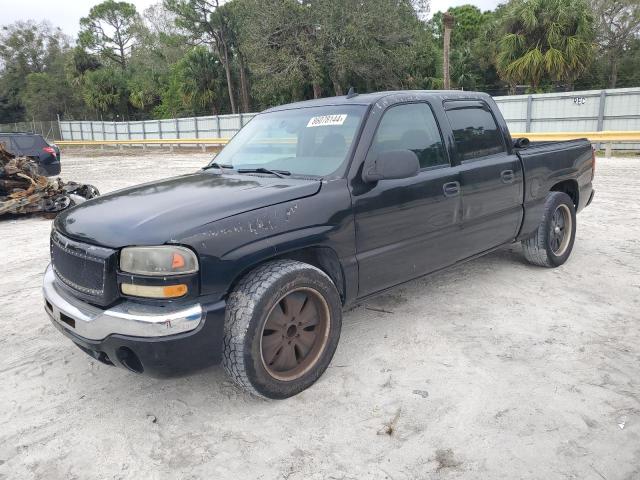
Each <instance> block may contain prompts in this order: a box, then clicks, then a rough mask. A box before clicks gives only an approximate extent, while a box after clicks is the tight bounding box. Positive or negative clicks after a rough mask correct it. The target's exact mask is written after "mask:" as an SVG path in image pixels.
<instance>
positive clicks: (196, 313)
mask: <svg viewBox="0 0 640 480" xmlns="http://www.w3.org/2000/svg"><path fill="white" fill-rule="evenodd" d="M42 292H43V294H44V298H45V300H46V304H45V310H46V311H47V313H48V314H49V317H51V321H52V322H55V323H57V324H58V325H60V326H61V327H63V328H64V329H66V330H68V331H71V332H74V333H75V334H77V335H79V336H81V337H84V338H87V339H90V340H102V339H103V338H105V337H108V336H109V335H112V334H120V335H130V336H134V337H164V336H167V335H175V334H177V333H184V332H189V331H191V330H195V329H196V328H197V327H198V325H200V322H202V319H203V318H204V316H205V315H204V313H203V311H202V307H201V306H200V304H195V305H189V306H186V307H185V306H184V305H182V306H176V307H171V306H155V305H145V304H141V303H137V302H133V301H130V300H127V301H124V302H122V303H119V304H118V305H116V306H115V307H112V308H110V309H108V310H102V309H100V308H98V307H94V306H93V305H89V304H88V303H85V302H82V301H80V300H78V299H77V298H74V297H73V296H71V295H69V294H68V293H67V292H65V291H63V290H62V288H60V287H59V286H58V285H57V284H56V280H55V274H54V273H53V268H52V267H51V265H49V266H48V267H47V270H46V271H45V273H44V280H43V282H42Z"/></svg>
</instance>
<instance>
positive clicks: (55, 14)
mask: <svg viewBox="0 0 640 480" xmlns="http://www.w3.org/2000/svg"><path fill="white" fill-rule="evenodd" d="M100 1H101V0H62V1H60V2H53V1H51V0H22V1H11V0H3V1H2V4H3V5H2V9H1V10H2V17H1V20H0V22H1V24H2V25H6V24H9V23H13V22H15V21H16V20H26V19H29V18H32V19H34V20H38V21H40V20H48V21H49V22H51V24H53V25H54V26H58V27H60V28H62V30H63V31H64V32H65V33H66V34H67V35H69V36H71V37H72V38H75V36H76V34H77V33H78V22H79V20H80V18H81V17H84V16H86V15H87V13H89V9H90V8H91V7H92V6H93V5H95V4H97V3H100ZM128 1H129V2H131V3H133V4H135V6H136V7H137V9H138V11H140V12H142V11H143V10H144V9H145V8H147V7H149V6H150V5H153V4H154V3H157V2H158V1H159V0H128ZM465 3H471V4H473V5H477V6H478V7H479V8H480V9H481V10H490V9H493V8H494V7H495V6H496V5H497V4H498V3H499V2H498V0H475V1H473V0H472V1H469V0H466V1H465V0H431V12H432V13H435V12H437V11H438V10H446V9H447V8H448V7H450V6H456V5H463V4H465Z"/></svg>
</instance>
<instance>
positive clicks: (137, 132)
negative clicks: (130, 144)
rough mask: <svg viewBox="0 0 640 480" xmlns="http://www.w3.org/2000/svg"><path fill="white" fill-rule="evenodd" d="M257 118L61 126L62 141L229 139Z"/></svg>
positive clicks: (246, 115)
mask: <svg viewBox="0 0 640 480" xmlns="http://www.w3.org/2000/svg"><path fill="white" fill-rule="evenodd" d="M255 115H256V114H255V113H240V114H237V115H218V116H210V117H190V118H172V119H170V120H145V121H130V122H103V121H65V122H60V133H61V136H62V138H61V140H147V139H149V140H151V139H163V138H166V139H179V138H231V137H233V136H234V135H235V134H236V132H237V131H238V130H240V129H241V128H242V127H244V126H245V125H246V123H247V122H248V121H249V120H251V119H252V118H253V117H254V116H255Z"/></svg>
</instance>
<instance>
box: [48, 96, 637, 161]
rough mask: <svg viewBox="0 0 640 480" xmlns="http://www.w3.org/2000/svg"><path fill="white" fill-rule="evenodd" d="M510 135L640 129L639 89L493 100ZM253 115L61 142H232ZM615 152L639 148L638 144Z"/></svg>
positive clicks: (160, 124)
mask: <svg viewBox="0 0 640 480" xmlns="http://www.w3.org/2000/svg"><path fill="white" fill-rule="evenodd" d="M494 99H495V101H496V103H497V104H498V107H499V108H500V110H501V111H502V114H503V115H504V117H505V119H506V121H507V124H508V125H509V129H510V130H511V131H513V132H600V131H612V130H635V131H640V88H619V89H611V90H587V91H579V92H567V93H545V94H534V95H514V96H507V97H495V98H494ZM255 115H256V114H255V113H242V114H238V115H219V116H210V117H191V118H177V119H169V120H146V121H132V122H102V121H62V122H60V133H61V139H62V140H80V141H82V140H141V139H180V138H183V139H185V138H190V139H192V138H231V137H233V135H235V133H236V132H237V131H238V130H240V128H242V127H243V126H244V125H245V124H246V123H247V122H248V121H249V120H250V119H251V118H253V117H254V116H255ZM614 148H626V149H634V150H640V144H618V145H615V146H614Z"/></svg>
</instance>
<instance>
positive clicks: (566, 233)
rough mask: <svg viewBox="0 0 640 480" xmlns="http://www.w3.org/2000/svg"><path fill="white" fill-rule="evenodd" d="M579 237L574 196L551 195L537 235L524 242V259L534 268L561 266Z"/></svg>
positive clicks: (546, 201)
mask: <svg viewBox="0 0 640 480" xmlns="http://www.w3.org/2000/svg"><path fill="white" fill-rule="evenodd" d="M575 235H576V209H575V206H574V205H573V201H572V200H571V197H569V195H567V194H566V193H562V192H550V193H549V195H547V198H546V200H545V205H544V214H543V217H542V222H540V225H539V226H538V229H537V230H536V232H535V234H534V235H533V236H532V237H531V238H528V239H527V240H523V241H522V247H523V250H524V256H525V258H526V259H527V261H529V263H532V264H534V265H539V266H541V267H558V266H560V265H562V264H563V263H564V262H566V261H567V259H568V258H569V255H571V251H572V250H573V243H574V241H575Z"/></svg>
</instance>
